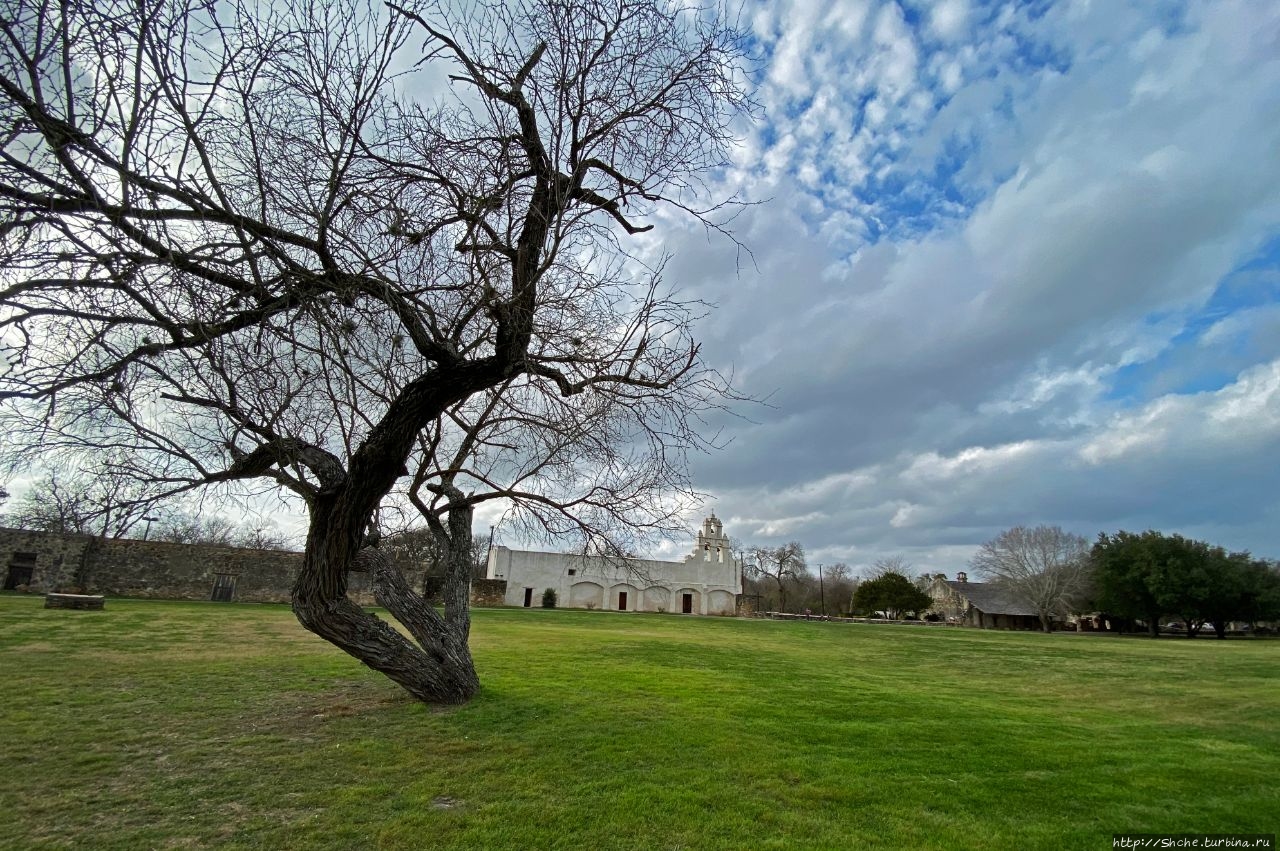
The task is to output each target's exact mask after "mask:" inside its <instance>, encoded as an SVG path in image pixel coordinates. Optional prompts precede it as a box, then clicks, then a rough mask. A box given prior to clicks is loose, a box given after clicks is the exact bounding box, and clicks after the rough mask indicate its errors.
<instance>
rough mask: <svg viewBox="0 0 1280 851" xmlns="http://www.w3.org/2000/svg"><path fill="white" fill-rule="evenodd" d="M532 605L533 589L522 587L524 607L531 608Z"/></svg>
mask: <svg viewBox="0 0 1280 851" xmlns="http://www.w3.org/2000/svg"><path fill="white" fill-rule="evenodd" d="M532 606H533V589H532V588H526V589H524V607H525V608H526V609H528V608H532Z"/></svg>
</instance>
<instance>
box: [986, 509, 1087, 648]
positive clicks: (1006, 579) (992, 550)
mask: <svg viewBox="0 0 1280 851" xmlns="http://www.w3.org/2000/svg"><path fill="white" fill-rule="evenodd" d="M969 566H970V567H971V568H972V569H973V571H974V572H975V573H977V574H978V575H980V576H982V577H984V578H985V579H987V580H989V581H991V582H992V583H994V584H997V585H999V586H1001V587H1003V588H1004V589H1005V590H1006V591H1007V593H1009V594H1011V595H1013V596H1014V597H1015V598H1017V599H1020V600H1022V601H1023V602H1025V603H1026V604H1027V605H1028V606H1031V607H1032V608H1034V609H1035V610H1036V612H1037V613H1038V614H1039V616H1040V625H1041V628H1042V629H1044V631H1045V632H1049V630H1050V629H1051V627H1050V623H1051V621H1052V616H1053V615H1054V614H1062V613H1065V612H1066V611H1068V610H1069V608H1070V606H1071V603H1072V601H1073V600H1074V599H1075V598H1076V597H1077V596H1079V594H1080V593H1081V592H1082V591H1083V590H1084V589H1085V588H1086V586H1087V583H1088V581H1089V542H1088V541H1086V540H1085V539H1084V538H1082V537H1081V536H1079V535H1073V534H1071V533H1070V532H1064V531H1063V530H1062V529H1061V528H1060V527H1058V526H1036V527H1035V528H1027V527H1026V526H1015V527H1014V528H1012V529H1008V530H1006V531H1004V532H1001V533H1000V534H999V535H997V536H996V537H995V538H993V539H992V540H990V541H987V542H986V543H985V544H983V545H982V546H981V547H980V548H979V549H978V552H977V553H976V554H975V555H974V557H973V559H972V561H970V563H969Z"/></svg>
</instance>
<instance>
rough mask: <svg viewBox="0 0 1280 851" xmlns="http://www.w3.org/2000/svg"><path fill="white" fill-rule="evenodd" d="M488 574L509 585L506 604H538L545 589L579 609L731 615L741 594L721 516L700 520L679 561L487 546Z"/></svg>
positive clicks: (560, 601)
mask: <svg viewBox="0 0 1280 851" xmlns="http://www.w3.org/2000/svg"><path fill="white" fill-rule="evenodd" d="M487 576H488V578H489V579H492V580H502V581H505V582H506V583H507V588H506V596H505V598H504V602H505V603H506V604H507V605H509V606H525V607H533V606H540V605H541V604H542V595H543V594H544V593H545V592H546V589H548V588H550V589H551V590H552V591H554V592H555V593H556V601H557V602H556V604H557V605H558V606H565V607H569V608H576V609H613V610H617V611H625V612H675V613H683V614H699V615H733V614H736V613H737V608H738V599H739V597H740V595H741V594H742V565H741V564H739V563H737V562H736V561H735V560H734V558H733V556H732V554H731V552H730V549H729V540H728V538H726V537H725V535H724V528H723V525H722V524H721V522H720V520H719V519H718V518H717V517H716V516H715V515H714V514H712V515H711V516H710V517H708V518H706V519H705V520H703V522H702V529H701V531H699V532H698V537H697V540H696V541H695V542H694V545H693V552H691V553H690V554H689V555H687V556H685V559H684V561H654V560H650V559H620V558H606V557H603V556H589V555H570V554H564V553H540V552H531V551H528V550H512V549H508V548H507V547H502V546H497V547H491V548H490V549H489V565H488V572H487Z"/></svg>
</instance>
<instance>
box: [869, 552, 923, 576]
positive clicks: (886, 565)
mask: <svg viewBox="0 0 1280 851" xmlns="http://www.w3.org/2000/svg"><path fill="white" fill-rule="evenodd" d="M890 573H895V574H897V575H898V576H906V577H908V578H909V577H910V576H911V575H912V573H914V569H913V568H912V566H911V562H909V561H907V560H906V558H904V557H903V556H883V557H881V558H878V559H876V560H875V562H874V563H873V564H872V565H871V571H870V578H871V579H879V578H880V577H882V576H886V575H888V574H890Z"/></svg>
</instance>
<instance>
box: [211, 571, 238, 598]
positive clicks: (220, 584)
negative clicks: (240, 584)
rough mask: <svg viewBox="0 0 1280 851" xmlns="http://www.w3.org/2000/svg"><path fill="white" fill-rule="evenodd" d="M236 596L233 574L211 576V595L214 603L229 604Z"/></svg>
mask: <svg viewBox="0 0 1280 851" xmlns="http://www.w3.org/2000/svg"><path fill="white" fill-rule="evenodd" d="M235 595H236V577H235V574H233V573H215V574H214V576H213V595H212V596H211V597H210V599H211V600H213V601H214V602H215V603H230V602H231V600H232V598H233V597H235Z"/></svg>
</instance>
